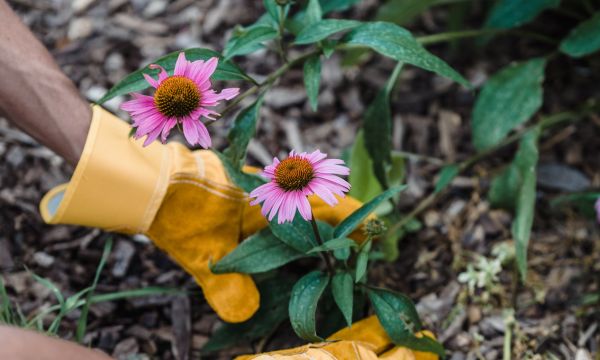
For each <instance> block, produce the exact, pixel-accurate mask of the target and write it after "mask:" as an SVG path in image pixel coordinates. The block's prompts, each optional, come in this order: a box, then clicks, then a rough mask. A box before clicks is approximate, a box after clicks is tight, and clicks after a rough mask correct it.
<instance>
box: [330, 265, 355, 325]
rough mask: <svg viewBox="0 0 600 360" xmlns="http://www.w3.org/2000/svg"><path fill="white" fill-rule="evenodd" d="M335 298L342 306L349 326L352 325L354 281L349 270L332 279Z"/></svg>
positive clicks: (341, 309) (341, 308)
mask: <svg viewBox="0 0 600 360" xmlns="http://www.w3.org/2000/svg"><path fill="white" fill-rule="evenodd" d="M331 292H332V294H333V300H335V303H336V304H337V306H338V307H339V308H340V311H341V312H342V314H343V315H344V319H346V323H347V324H348V326H351V325H352V308H353V306H354V304H353V303H354V282H353V281H352V275H350V274H349V273H347V272H341V273H337V274H335V275H334V276H333V278H332V279H331Z"/></svg>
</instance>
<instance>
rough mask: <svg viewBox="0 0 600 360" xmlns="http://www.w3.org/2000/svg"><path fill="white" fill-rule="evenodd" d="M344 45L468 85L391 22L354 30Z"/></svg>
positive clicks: (346, 38) (456, 73)
mask: <svg viewBox="0 0 600 360" xmlns="http://www.w3.org/2000/svg"><path fill="white" fill-rule="evenodd" d="M344 40H345V42H346V43H347V44H351V45H359V46H367V47H370V48H371V49H373V50H375V51H377V52H378V53H380V54H382V55H385V56H388V57H391V58H392V59H395V60H397V61H402V62H405V63H408V64H412V65H415V66H417V67H420V68H423V69H425V70H429V71H432V72H435V73H436V74H439V75H441V76H444V77H447V78H449V79H451V80H454V81H456V82H458V83H460V84H462V85H464V86H466V87H470V86H471V85H470V84H469V82H468V81H467V80H466V79H465V78H463V77H462V75H460V74H459V73H458V72H456V71H455V70H454V69H452V68H451V67H450V65H448V64H446V62H444V61H443V60H442V59H440V58H438V57H437V56H435V55H433V54H431V53H430V52H429V51H427V50H426V49H425V48H424V47H423V46H422V45H421V44H420V43H419V42H418V41H417V40H416V39H415V38H414V37H413V36H412V34H411V33H410V31H408V30H406V29H404V28H402V27H400V26H398V25H396V24H392V23H387V22H371V23H366V24H364V25H361V26H359V27H357V28H356V29H354V30H352V32H350V33H349V34H348V35H347V36H346V37H345V39H344Z"/></svg>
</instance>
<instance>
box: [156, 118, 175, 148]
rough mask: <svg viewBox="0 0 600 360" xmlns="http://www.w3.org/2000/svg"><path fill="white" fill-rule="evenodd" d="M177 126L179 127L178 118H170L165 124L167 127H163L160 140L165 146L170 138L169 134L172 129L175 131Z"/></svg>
mask: <svg viewBox="0 0 600 360" xmlns="http://www.w3.org/2000/svg"><path fill="white" fill-rule="evenodd" d="M175 125H177V119H176V118H170V119H169V120H167V122H166V123H165V126H164V127H163V129H162V133H161V136H160V140H161V141H162V143H163V144H164V143H165V142H166V141H167V136H169V133H170V132H171V129H173V128H174V127H175Z"/></svg>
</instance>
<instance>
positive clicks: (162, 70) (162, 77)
mask: <svg viewBox="0 0 600 360" xmlns="http://www.w3.org/2000/svg"><path fill="white" fill-rule="evenodd" d="M148 67H149V68H150V69H160V72H159V73H158V84H159V85H160V83H162V82H163V81H165V80H166V79H167V78H168V77H169V74H168V73H167V70H165V68H164V67H162V66H160V65H158V64H150V65H149V66H148Z"/></svg>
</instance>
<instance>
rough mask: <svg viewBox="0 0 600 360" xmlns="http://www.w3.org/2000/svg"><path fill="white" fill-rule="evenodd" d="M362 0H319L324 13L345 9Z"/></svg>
mask: <svg viewBox="0 0 600 360" xmlns="http://www.w3.org/2000/svg"><path fill="white" fill-rule="evenodd" d="M359 1H360V0H319V2H320V3H321V9H322V10H323V14H327V13H329V12H331V11H344V10H346V9H348V8H350V7H351V6H352V5H354V4H356V3H358V2H359Z"/></svg>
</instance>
